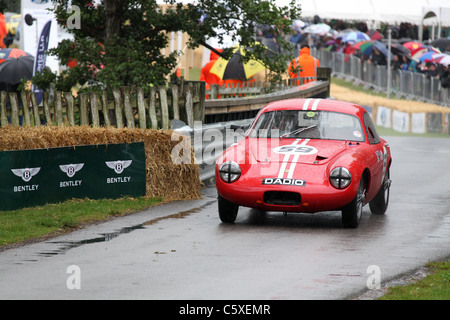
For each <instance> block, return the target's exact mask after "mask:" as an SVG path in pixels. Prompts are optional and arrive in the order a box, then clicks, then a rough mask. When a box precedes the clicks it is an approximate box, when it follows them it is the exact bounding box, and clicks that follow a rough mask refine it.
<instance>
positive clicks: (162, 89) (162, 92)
mask: <svg viewBox="0 0 450 320" xmlns="http://www.w3.org/2000/svg"><path fill="white" fill-rule="evenodd" d="M159 103H160V105H161V123H162V128H163V129H164V130H168V129H169V108H168V106H167V89H166V86H159Z"/></svg>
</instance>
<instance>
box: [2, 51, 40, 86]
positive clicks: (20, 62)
mask: <svg viewBox="0 0 450 320" xmlns="http://www.w3.org/2000/svg"><path fill="white" fill-rule="evenodd" d="M33 66H34V57H33V56H20V57H18V58H9V59H7V60H5V61H4V62H3V63H1V64H0V82H3V83H9V84H18V83H20V81H21V80H22V79H23V78H26V79H28V80H31V78H32V77H33Z"/></svg>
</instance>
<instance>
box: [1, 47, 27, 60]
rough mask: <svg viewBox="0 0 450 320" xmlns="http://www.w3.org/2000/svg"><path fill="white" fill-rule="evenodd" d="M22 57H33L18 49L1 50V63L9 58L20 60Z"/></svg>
mask: <svg viewBox="0 0 450 320" xmlns="http://www.w3.org/2000/svg"><path fill="white" fill-rule="evenodd" d="M21 56H31V54H29V53H26V52H25V51H23V50H20V49H17V48H6V49H1V50H0V63H2V62H3V61H5V60H6V59H8V58H18V57H21Z"/></svg>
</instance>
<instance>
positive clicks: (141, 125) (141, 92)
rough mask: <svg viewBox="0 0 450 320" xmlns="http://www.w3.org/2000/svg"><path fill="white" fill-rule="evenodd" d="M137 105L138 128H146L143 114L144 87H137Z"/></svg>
mask: <svg viewBox="0 0 450 320" xmlns="http://www.w3.org/2000/svg"><path fill="white" fill-rule="evenodd" d="M137 107H138V114H139V128H141V129H146V128H147V121H146V116H145V100H144V88H137Z"/></svg>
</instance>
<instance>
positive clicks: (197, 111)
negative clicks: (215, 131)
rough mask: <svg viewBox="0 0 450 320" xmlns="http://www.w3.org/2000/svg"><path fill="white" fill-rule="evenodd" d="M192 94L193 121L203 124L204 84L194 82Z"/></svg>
mask: <svg viewBox="0 0 450 320" xmlns="http://www.w3.org/2000/svg"><path fill="white" fill-rule="evenodd" d="M193 92H194V95H193V101H196V102H195V104H194V120H197V121H201V122H202V123H203V122H204V120H205V82H203V81H196V82H194V84H193Z"/></svg>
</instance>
